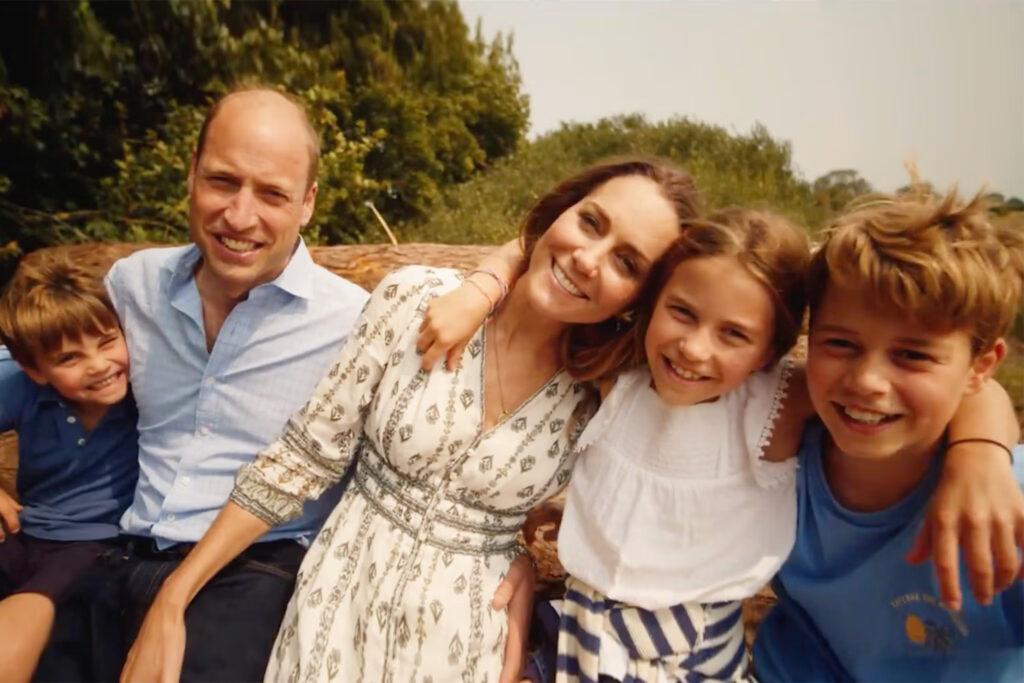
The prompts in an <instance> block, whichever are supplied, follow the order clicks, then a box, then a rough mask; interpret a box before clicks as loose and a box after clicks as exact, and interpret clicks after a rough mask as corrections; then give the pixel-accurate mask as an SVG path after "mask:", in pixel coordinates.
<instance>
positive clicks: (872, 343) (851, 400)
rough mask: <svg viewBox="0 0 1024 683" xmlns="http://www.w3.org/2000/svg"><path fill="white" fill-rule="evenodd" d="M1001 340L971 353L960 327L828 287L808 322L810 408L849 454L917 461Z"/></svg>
mask: <svg viewBox="0 0 1024 683" xmlns="http://www.w3.org/2000/svg"><path fill="white" fill-rule="evenodd" d="M1004 349H1005V347H1004V345H1003V342H1002V340H1000V341H999V342H997V344H996V346H995V347H994V348H993V349H991V350H989V351H987V352H985V353H981V354H978V355H977V356H974V355H973V354H972V352H971V339H970V334H969V333H968V332H967V331H966V330H946V331H936V330H934V329H928V328H926V327H925V326H924V325H922V324H921V323H919V322H917V321H914V320H912V319H910V318H908V316H907V315H906V314H905V313H904V312H902V311H899V310H896V309H895V308H889V309H886V308H880V307H879V306H878V305H877V304H875V303H874V302H873V301H872V300H871V299H870V298H869V297H867V296H865V295H863V294H862V293H860V292H855V291H852V290H848V289H844V288H842V287H839V286H838V285H836V284H835V283H832V282H830V283H829V284H828V285H827V286H826V288H825V293H824V294H823V296H822V300H821V303H820V306H819V308H818V310H817V312H816V314H815V316H814V319H813V321H812V324H811V331H810V340H809V345H808V354H807V383H808V389H809V393H810V396H811V401H812V402H813V403H814V408H815V410H816V411H817V412H818V415H819V416H821V419H822V421H823V422H824V423H825V426H826V428H827V429H828V431H829V433H830V435H831V436H832V440H833V441H834V442H835V444H836V446H837V447H838V448H839V450H840V451H842V452H843V453H845V454H846V455H848V456H852V457H863V458H874V459H882V458H890V457H894V456H911V457H912V456H916V455H921V454H923V453H925V452H926V451H928V450H930V449H933V448H935V447H936V446H937V444H938V442H939V439H940V438H941V437H942V434H943V432H944V431H945V429H946V425H947V424H948V423H949V421H950V419H952V417H953V414H954V413H955V412H956V410H957V407H958V406H959V405H960V401H961V399H963V397H964V396H966V395H969V394H971V393H973V392H976V391H977V390H978V389H980V388H981V385H982V384H983V382H984V380H985V379H986V378H987V377H989V376H990V375H991V373H992V372H993V371H994V370H995V367H996V365H998V362H999V360H1000V359H1001V358H1002V355H1003V353H1004Z"/></svg>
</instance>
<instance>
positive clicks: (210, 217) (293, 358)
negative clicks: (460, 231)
mask: <svg viewBox="0 0 1024 683" xmlns="http://www.w3.org/2000/svg"><path fill="white" fill-rule="evenodd" d="M318 158H319V142H318V136H317V135H316V133H315V131H313V129H312V128H311V126H310V124H309V121H308V119H307V117H306V114H305V112H304V111H303V110H302V107H301V106H300V105H298V104H297V103H296V102H295V101H294V100H293V99H291V98H289V97H287V96H285V95H282V94H280V93H277V92H275V91H271V90H263V89H250V90H244V91H238V92H235V93H233V94H231V95H228V96H227V97H225V98H224V99H222V100H221V101H220V102H218V103H217V104H216V105H214V107H213V108H212V109H211V111H210V113H209V114H208V116H207V119H206V121H205V122H204V123H203V127H202V130H201V131H200V135H199V140H198V142H197V145H196V150H195V153H194V155H193V158H192V162H191V166H190V168H189V176H188V189H189V235H190V237H191V240H192V242H193V244H191V245H188V246H185V247H174V248H166V249H151V250H145V251H141V252H138V253H136V254H134V255H132V256H129V257H127V258H125V259H123V260H121V261H119V262H118V263H116V264H114V266H113V268H112V269H111V270H110V273H109V274H108V275H107V279H106V283H107V288H108V290H109V292H110V297H111V299H112V301H113V303H114V307H115V309H116V310H117V313H118V315H119V316H120V319H121V322H122V325H123V327H124V330H125V334H126V337H127V340H128V346H129V352H130V356H131V362H132V365H131V381H132V388H133V391H134V393H135V397H136V399H137V404H138V409H139V466H140V468H139V469H140V475H139V484H138V488H137V489H136V492H135V497H134V500H133V502H132V505H131V507H130V508H129V509H128V511H127V512H126V513H125V515H124V517H123V518H122V520H121V526H122V530H123V531H124V533H125V534H126V535H127V537H128V538H129V539H130V540H129V543H128V549H127V551H126V553H125V557H126V559H125V563H124V566H123V567H122V569H123V571H121V572H119V574H120V575H121V576H120V578H121V582H120V583H119V585H118V588H117V590H114V591H113V593H114V594H115V596H114V598H111V597H110V595H109V593H110V592H111V591H109V590H108V591H107V593H108V595H106V596H105V598H104V599H105V600H106V601H107V602H108V603H111V605H110V606H112V607H113V608H114V609H117V610H119V611H120V612H121V613H123V614H125V615H126V616H127V624H126V634H125V643H124V644H125V645H130V644H131V642H132V641H133V640H134V638H135V634H136V632H137V630H138V628H139V626H140V624H141V622H142V618H143V616H144V614H145V612H146V610H147V608H148V607H149V604H150V602H151V601H152V599H153V597H154V595H155V593H156V591H157V590H158V589H159V588H160V586H161V585H162V582H163V580H164V579H165V578H166V577H167V575H168V574H169V573H170V572H171V571H172V570H173V569H174V568H175V567H177V565H178V564H179V563H180V561H181V559H182V558H183V557H184V556H185V554H187V552H188V550H189V549H190V548H191V544H193V543H195V542H196V541H198V540H199V538H200V537H201V536H202V535H203V534H204V533H205V531H206V530H207V528H208V527H209V526H210V524H211V522H212V521H213V519H214V517H215V516H216V514H217V512H218V510H219V509H220V508H221V506H222V505H223V504H224V503H225V501H227V499H228V495H229V494H230V492H231V489H232V485H233V482H234V476H235V473H236V471H237V469H238V468H239V466H240V465H242V464H243V463H246V462H249V461H250V460H252V458H253V457H255V455H256V454H257V453H258V452H259V451H260V450H261V449H262V448H264V447H265V446H266V445H267V444H269V443H270V442H272V441H273V439H274V438H275V437H276V436H277V435H278V434H279V433H280V431H281V430H282V428H283V426H284V424H285V422H286V421H287V419H288V417H289V416H290V415H291V414H292V413H293V412H294V411H295V410H297V409H298V408H299V407H301V405H302V403H303V402H304V401H305V400H307V399H308V398H309V396H310V394H311V393H312V391H313V388H314V385H315V384H316V382H317V380H319V378H320V377H321V376H322V375H323V374H324V372H325V370H326V368H327V366H328V364H329V361H330V359H331V357H332V356H333V354H334V353H335V352H336V351H337V350H338V349H339V348H340V347H341V344H342V342H343V340H344V339H345V337H346V335H347V334H348V332H349V331H350V329H351V327H352V325H353V323H354V322H355V320H356V317H357V316H358V314H359V312H360V310H361V309H362V306H363V304H364V303H365V301H366V299H367V296H368V295H367V293H366V292H365V291H363V290H362V289H361V288H360V287H358V286H356V285H354V284H352V283H351V282H348V281H346V280H344V279H342V278H340V277H338V276H336V275H333V274H331V273H330V272H328V271H327V270H325V269H323V268H321V267H320V266H317V265H315V264H314V263H313V261H312V259H311V258H310V255H309V252H308V251H307V250H306V247H305V245H304V243H303V241H302V238H301V237H300V236H299V231H300V229H301V228H302V226H304V225H305V224H306V223H307V222H308V221H309V219H310V217H311V216H312V213H313V206H314V201H315V198H316V193H317V184H316V171H317V164H318ZM339 495H340V488H339V489H336V490H334V491H332V492H329V493H328V494H326V495H325V496H323V497H322V498H321V499H320V500H319V501H318V502H317V503H315V504H311V505H309V506H307V509H306V511H305V514H304V516H303V517H302V518H301V519H299V520H296V521H295V522H293V523H291V524H288V525H286V526H282V527H280V528H278V529H275V530H273V531H272V532H271V533H269V534H267V536H266V537H265V538H264V539H262V540H263V542H261V543H257V544H255V545H254V546H252V548H251V549H250V550H248V551H246V553H244V554H243V556H241V557H240V558H239V559H238V560H236V561H234V562H232V563H231V564H229V565H228V566H227V567H225V568H224V569H223V570H222V571H221V572H219V573H218V574H217V576H216V577H214V579H213V580H212V581H211V583H209V584H208V585H207V586H206V587H205V588H204V589H203V591H202V592H200V593H199V595H198V596H197V597H196V599H195V601H194V602H193V603H192V605H191V607H190V608H189V611H188V615H187V617H186V624H185V626H186V630H187V634H188V638H187V644H186V646H185V660H184V668H183V670H182V678H183V679H185V680H220V681H227V680H257V679H261V678H262V676H263V670H264V668H265V666H266V662H267V659H268V657H269V654H270V648H271V646H272V644H273V639H274V637H275V635H276V633H277V629H278V626H279V624H280V620H281V617H282V615H283V613H284V608H285V606H286V604H287V601H288V599H289V598H290V596H291V593H292V589H293V586H294V581H295V574H296V572H297V570H298V567H299V564H300V562H301V560H302V556H303V554H304V551H305V548H304V545H308V543H309V541H310V540H311V539H312V537H313V536H314V535H315V534H316V531H317V530H318V528H319V525H320V524H321V523H322V521H323V519H324V518H325V516H326V514H327V512H329V511H330V509H331V508H332V507H333V505H334V503H335V502H336V501H337V498H338V496H339ZM108 588H109V587H108ZM99 635H102V637H104V638H106V639H108V640H109V639H111V638H110V636H109V634H94V636H99ZM121 654H122V656H123V652H122V653H121ZM94 658H102V659H103V661H104V662H105V665H104V664H102V663H101V664H97V663H96V662H97V661H98V659H94V663H93V666H94V668H93V675H94V676H97V677H101V678H110V677H114V678H116V676H117V671H109V670H105V668H107V669H109V667H111V666H112V664H111V662H112V660H113V659H117V657H111V655H110V653H109V652H107V654H106V656H105V657H104V656H102V655H96V654H95V651H94ZM96 666H99V669H96V668H95V667H96ZM114 666H120V662H118V663H117V664H116V665H114Z"/></svg>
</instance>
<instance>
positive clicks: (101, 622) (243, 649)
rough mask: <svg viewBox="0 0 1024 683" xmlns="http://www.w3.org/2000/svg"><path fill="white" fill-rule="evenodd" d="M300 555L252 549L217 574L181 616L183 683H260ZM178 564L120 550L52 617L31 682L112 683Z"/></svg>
mask: <svg viewBox="0 0 1024 683" xmlns="http://www.w3.org/2000/svg"><path fill="white" fill-rule="evenodd" d="M305 552H306V549H305V548H303V547H302V546H300V545H299V544H298V543H295V542H293V541H271V542H268V543H256V544H254V545H252V546H251V547H249V549H247V550H246V551H245V552H243V553H242V554H241V555H239V557H238V558H236V559H235V560H234V561H232V562H231V563H230V564H228V565H227V566H226V567H225V568H224V569H222V570H221V571H220V572H218V573H217V575H216V576H214V577H213V579H211V580H210V582H209V583H208V584H206V586H204V587H203V589H202V590H201V591H199V593H198V594H197V595H196V597H195V599H194V600H193V601H192V603H191V604H190V605H189V608H188V610H187V611H186V612H185V630H186V640H185V661H184V663H183V667H182V673H181V680H182V681H217V682H223V683H228V682H232V681H261V680H263V672H264V670H265V669H266V666H267V662H268V660H269V659H270V650H271V647H272V646H273V644H274V639H275V637H276V636H277V630H278V627H279V626H280V625H281V618H282V617H283V616H284V610H285V607H286V606H287V604H288V600H289V599H290V598H291V595H292V590H293V589H294V587H295V575H296V574H297V572H298V570H299V565H300V564H301V563H302V558H303V556H304V555H305ZM182 559H184V554H183V553H182V552H181V551H177V550H175V549H174V548H171V549H170V550H168V551H164V552H160V551H156V550H155V549H153V547H152V545H151V543H150V542H149V541H146V540H143V539H135V540H133V541H129V542H128V543H127V544H126V549H125V553H124V554H123V556H122V557H121V558H120V562H119V563H118V564H117V566H115V567H112V568H108V569H109V571H108V572H107V575H106V577H105V580H103V579H100V580H98V581H96V583H95V584H94V585H93V588H92V590H91V592H89V593H88V594H86V595H83V596H80V598H81V600H80V604H79V605H77V607H78V609H73V610H68V613H67V614H62V615H58V621H60V622H62V623H59V624H57V625H55V628H54V637H53V638H52V639H51V644H50V647H49V648H48V649H47V652H46V653H44V657H43V661H42V662H41V663H40V668H39V670H38V671H37V673H36V679H37V680H99V681H106V680H117V677H118V675H119V673H120V669H121V665H122V663H123V662H124V656H125V655H126V654H127V651H128V649H129V648H130V647H131V644H132V642H133V641H134V640H135V635H136V634H137V632H138V629H139V627H140V626H141V625H142V620H143V618H144V617H145V615H146V611H147V610H148V609H149V606H150V604H151V603H152V602H153V598H154V597H156V593H157V591H159V590H160V587H161V586H162V585H163V582H164V580H165V579H166V578H167V577H168V576H169V575H170V573H171V572H173V571H174V570H175V569H176V568H177V567H178V565H179V564H180V563H181V561H182Z"/></svg>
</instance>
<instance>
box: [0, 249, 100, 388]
mask: <svg viewBox="0 0 1024 683" xmlns="http://www.w3.org/2000/svg"><path fill="white" fill-rule="evenodd" d="M117 325H118V321H117V314H116V313H115V312H114V307H113V306H112V305H111V303H110V298H109V297H108V296H107V290H106V288H105V287H104V286H103V282H102V280H101V279H100V278H99V277H98V276H97V275H96V274H95V273H93V272H91V271H89V270H86V269H85V268H83V267H81V266H78V265H75V264H73V263H72V262H71V261H70V260H69V259H68V258H67V257H66V256H63V255H60V254H59V252H52V251H50V252H41V253H38V254H35V255H34V256H32V257H31V258H29V259H28V260H26V261H22V263H21V264H20V265H19V266H18V270H17V272H16V273H15V274H14V278H13V279H12V280H11V282H10V284H9V285H8V287H7V290H6V291H5V292H4V295H3V297H2V298H0V341H3V343H4V345H5V346H7V349H8V350H9V351H10V352H11V356H12V357H13V358H14V360H16V361H18V362H19V363H21V364H22V365H25V366H28V367H31V368H35V367H36V366H37V358H38V357H39V354H40V352H45V353H52V352H54V351H56V350H58V349H59V348H60V345H61V343H62V342H63V340H64V338H65V337H66V338H68V339H73V340H80V339H81V338H82V335H83V334H90V335H96V336H99V335H101V334H102V333H103V331H104V330H108V329H110V328H112V327H117Z"/></svg>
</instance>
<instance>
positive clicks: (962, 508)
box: [907, 442, 1024, 610]
mask: <svg viewBox="0 0 1024 683" xmlns="http://www.w3.org/2000/svg"><path fill="white" fill-rule="evenodd" d="M960 546H962V547H963V549H964V559H965V561H966V563H967V571H968V574H969V577H970V582H971V589H972V592H973V593H974V597H975V598H976V599H977V601H978V602H979V603H980V604H982V605H987V604H989V603H990V602H991V601H992V597H993V595H994V594H995V593H997V592H999V591H1001V590H1003V589H1005V588H1007V587H1008V586H1009V585H1010V584H1011V583H1013V581H1014V580H1016V579H1019V578H1020V575H1021V558H1020V550H1021V549H1024V493H1022V492H1021V489H1020V486H1019V485H1018V484H1017V480H1016V478H1015V477H1014V474H1013V469H1012V468H1011V466H1010V459H1009V458H1008V457H1007V455H1006V451H1005V450H1003V449H1002V448H1000V447H998V446H995V445H992V444H987V443H984V442H970V443H960V444H957V445H955V446H954V447H953V448H950V449H949V451H948V453H947V454H946V462H945V464H944V469H943V477H942V480H941V481H940V482H939V486H938V488H937V489H936V491H935V495H933V496H932V500H931V503H930V505H929V508H928V512H927V515H926V517H925V522H924V526H923V527H922V529H921V532H920V533H919V534H918V536H917V539H916V541H915V543H914V548H913V549H912V550H911V551H910V553H909V554H908V555H907V560H908V561H909V562H913V563H918V562H923V561H924V560H926V559H928V556H929V555H932V556H933V557H934V562H935V569H936V572H937V574H938V578H939V591H940V593H941V594H942V601H943V602H944V603H945V604H946V605H947V606H948V607H949V608H950V609H954V610H958V609H960V606H961V603H962V596H961V593H960V557H959V555H960V553H959V550H960ZM993 561H994V567H993Z"/></svg>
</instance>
